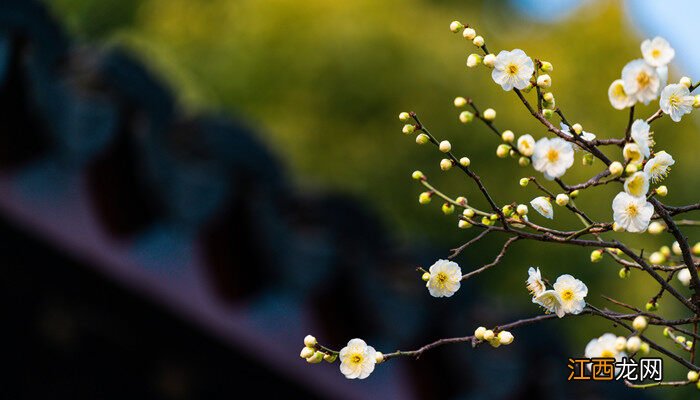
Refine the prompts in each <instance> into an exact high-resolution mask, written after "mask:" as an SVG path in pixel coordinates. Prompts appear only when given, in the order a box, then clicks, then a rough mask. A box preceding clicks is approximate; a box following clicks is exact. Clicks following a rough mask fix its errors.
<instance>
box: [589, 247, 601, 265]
mask: <svg viewBox="0 0 700 400" xmlns="http://www.w3.org/2000/svg"><path fill="white" fill-rule="evenodd" d="M602 259H603V250H601V249H597V250H593V251H592V252H591V262H594V263H596V262H599V261H600V260H602Z"/></svg>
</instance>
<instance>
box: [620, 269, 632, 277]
mask: <svg viewBox="0 0 700 400" xmlns="http://www.w3.org/2000/svg"><path fill="white" fill-rule="evenodd" d="M617 274H618V275H619V276H620V279H626V278H629V276H630V270H628V269H627V268H620V271H619V272H618V273H617Z"/></svg>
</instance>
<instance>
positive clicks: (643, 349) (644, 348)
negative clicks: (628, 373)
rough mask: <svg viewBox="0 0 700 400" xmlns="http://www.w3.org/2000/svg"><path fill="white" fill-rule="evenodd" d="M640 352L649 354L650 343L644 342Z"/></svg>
mask: <svg viewBox="0 0 700 400" xmlns="http://www.w3.org/2000/svg"><path fill="white" fill-rule="evenodd" d="M639 351H640V352H641V353H642V354H644V355H647V354H649V343H647V342H642V345H641V346H639Z"/></svg>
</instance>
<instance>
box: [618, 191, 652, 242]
mask: <svg viewBox="0 0 700 400" xmlns="http://www.w3.org/2000/svg"><path fill="white" fill-rule="evenodd" d="M612 209H613V220H614V221H615V223H616V224H617V225H618V226H620V227H621V228H624V229H625V230H627V231H629V232H644V231H645V230H646V229H647V227H648V226H649V222H650V221H651V216H652V215H653V214H654V206H652V205H651V203H649V202H648V201H647V199H646V197H644V196H642V197H635V196H632V195H630V194H628V193H625V192H620V193H618V194H617V196H615V198H614V199H613V202H612Z"/></svg>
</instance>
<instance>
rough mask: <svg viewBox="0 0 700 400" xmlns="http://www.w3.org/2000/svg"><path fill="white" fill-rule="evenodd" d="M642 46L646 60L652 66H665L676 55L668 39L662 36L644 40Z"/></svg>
mask: <svg viewBox="0 0 700 400" xmlns="http://www.w3.org/2000/svg"><path fill="white" fill-rule="evenodd" d="M641 48H642V56H643V57H644V61H646V62H647V64H649V65H651V66H652V67H665V66H666V65H668V63H670V62H671V60H673V57H674V56H675V55H676V51H675V50H674V49H673V47H671V45H670V44H669V43H668V41H667V40H666V39H664V38H662V37H660V36H657V37H655V38H653V39H651V40H649V39H647V40H645V41H643V42H642V46H641Z"/></svg>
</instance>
